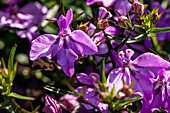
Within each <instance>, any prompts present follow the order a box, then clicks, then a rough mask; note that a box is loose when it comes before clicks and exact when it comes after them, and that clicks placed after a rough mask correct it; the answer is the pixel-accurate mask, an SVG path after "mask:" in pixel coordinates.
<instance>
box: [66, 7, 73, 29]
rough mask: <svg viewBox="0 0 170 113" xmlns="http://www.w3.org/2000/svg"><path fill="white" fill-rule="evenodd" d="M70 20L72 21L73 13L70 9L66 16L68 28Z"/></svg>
mask: <svg viewBox="0 0 170 113" xmlns="http://www.w3.org/2000/svg"><path fill="white" fill-rule="evenodd" d="M72 20H73V12H72V9H70V10H68V11H67V14H66V26H69V25H70V23H71V21H72Z"/></svg>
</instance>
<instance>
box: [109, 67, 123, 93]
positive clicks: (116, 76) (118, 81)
mask: <svg viewBox="0 0 170 113" xmlns="http://www.w3.org/2000/svg"><path fill="white" fill-rule="evenodd" d="M122 77H123V70H122V68H117V69H113V70H112V71H111V72H110V74H109V76H108V78H107V86H108V87H109V92H111V91H112V89H113V84H115V87H116V89H115V94H116V93H117V92H118V91H119V90H120V89H122V88H123V81H122Z"/></svg>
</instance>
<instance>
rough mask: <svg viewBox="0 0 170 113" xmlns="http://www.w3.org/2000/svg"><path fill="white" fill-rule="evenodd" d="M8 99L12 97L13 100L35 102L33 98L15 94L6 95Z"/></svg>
mask: <svg viewBox="0 0 170 113" xmlns="http://www.w3.org/2000/svg"><path fill="white" fill-rule="evenodd" d="M8 96H9V97H14V98H18V99H22V100H35V98H32V97H26V96H22V95H19V94H16V93H13V92H12V93H10V94H8Z"/></svg>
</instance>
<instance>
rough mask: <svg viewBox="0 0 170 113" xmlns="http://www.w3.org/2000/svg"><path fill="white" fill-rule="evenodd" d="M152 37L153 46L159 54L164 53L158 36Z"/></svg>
mask: <svg viewBox="0 0 170 113" xmlns="http://www.w3.org/2000/svg"><path fill="white" fill-rule="evenodd" d="M150 39H151V41H152V46H153V49H154V51H155V52H156V53H158V54H162V51H161V47H160V45H159V44H158V41H157V39H156V37H150Z"/></svg>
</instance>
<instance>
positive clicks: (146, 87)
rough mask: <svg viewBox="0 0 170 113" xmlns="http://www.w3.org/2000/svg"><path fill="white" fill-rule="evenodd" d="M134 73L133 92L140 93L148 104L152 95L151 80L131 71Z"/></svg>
mask: <svg viewBox="0 0 170 113" xmlns="http://www.w3.org/2000/svg"><path fill="white" fill-rule="evenodd" d="M133 72H134V73H135V77H134V78H135V79H136V81H135V83H134V87H133V90H136V91H139V92H141V93H142V94H143V95H144V96H143V97H144V99H145V100H146V101H148V102H150V101H151V100H152V94H153V91H152V90H153V84H152V82H151V80H150V79H149V78H148V77H146V76H145V75H142V74H141V73H138V72H136V71H133Z"/></svg>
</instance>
